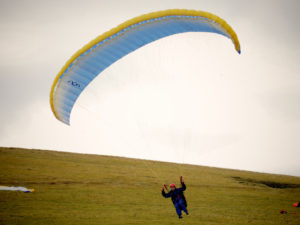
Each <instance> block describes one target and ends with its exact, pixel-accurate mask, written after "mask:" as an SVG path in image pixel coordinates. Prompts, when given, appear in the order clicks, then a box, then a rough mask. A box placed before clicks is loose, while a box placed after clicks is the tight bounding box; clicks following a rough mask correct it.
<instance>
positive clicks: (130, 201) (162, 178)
mask: <svg viewBox="0 0 300 225" xmlns="http://www.w3.org/2000/svg"><path fill="white" fill-rule="evenodd" d="M0 171H1V172H0V185H11V186H25V187H28V188H34V189H35V190H36V192H34V193H22V192H9V191H0V224H30V225H34V224H39V225H40V224H43V225H46V224H63V225H68V224H76V225H78V224H80V225H84V224H89V225H92V224H97V225H99V224H144V225H146V224H152V225H153V224H159V225H165V224H179V223H180V224H193V225H195V224H204V225H205V224H207V225H208V224H209V225H212V224H218V225H222V224H224V225H229V224H261V225H268V224H269V225H276V224H291V225H296V224H300V210H299V208H293V207H292V203H294V202H296V201H299V200H300V178H299V177H291V176H280V175H272V174H262V173H254V172H246V171H237V170H228V169H219V168H210V167H202V166H191V165H178V164H173V163H162V162H152V161H143V160H136V159H128V158H120V157H108V156H97V155H84V154H73V153H65V152H55V151H39V150H28V149H17V148H0ZM181 174H182V175H183V176H184V179H185V183H186V185H187V190H186V198H187V200H188V208H189V211H190V215H189V216H184V218H183V220H180V221H179V220H178V218H177V216H176V213H175V210H174V207H173V205H172V204H171V201H170V199H164V198H162V196H161V194H160V189H161V186H162V183H171V182H174V181H175V182H176V183H177V184H178V183H179V175H181ZM281 209H285V210H287V211H288V212H292V211H294V212H296V213H297V214H295V215H294V214H291V213H288V214H286V215H282V214H280V213H279V211H280V210H281Z"/></svg>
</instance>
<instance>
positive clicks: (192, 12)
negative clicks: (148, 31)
mask: <svg viewBox="0 0 300 225" xmlns="http://www.w3.org/2000/svg"><path fill="white" fill-rule="evenodd" d="M174 15H177V16H181V15H185V16H201V17H206V18H208V19H210V20H213V21H215V22H216V23H218V24H220V25H221V26H222V27H223V28H224V29H225V30H226V32H227V33H228V34H229V35H230V37H231V39H232V41H233V43H234V46H235V49H236V51H237V52H238V53H240V44H239V40H238V37H237V35H236V33H235V32H234V30H233V29H232V28H231V26H230V25H229V24H227V23H226V21H225V20H223V19H221V18H220V17H218V16H216V15H214V14H212V13H209V12H204V11H197V10H188V9H168V10H164V11H158V12H152V13H148V14H144V15H141V16H138V17H135V18H133V19H130V20H128V21H126V22H124V23H122V24H120V25H119V26H117V27H115V28H112V29H111V30H109V31H107V32H105V33H103V34H102V35H100V36H98V37H96V38H95V39H94V40H92V41H90V42H89V43H87V44H86V45H84V46H83V47H82V48H81V49H79V50H78V51H77V52H76V53H75V54H74V55H72V57H71V58H70V59H69V60H68V61H67V62H66V64H65V65H64V66H63V67H62V68H61V70H60V71H59V73H58V74H57V75H56V77H55V79H54V82H53V84H52V87H51V92H50V105H51V109H52V112H53V113H54V115H55V117H56V118H57V119H59V118H58V115H57V113H56V112H55V108H54V104H53V93H54V90H55V87H56V84H57V82H58V81H59V79H60V77H61V75H62V74H63V73H64V72H65V70H66V69H67V68H68V67H69V66H70V65H71V64H72V63H73V62H74V61H75V60H76V58H77V57H79V56H80V55H81V54H83V53H84V52H86V51H87V50H88V49H90V48H91V47H93V46H94V45H96V44H97V43H99V42H101V41H103V40H104V39H106V38H108V37H110V36H112V35H114V34H116V33H118V32H120V31H121V30H123V29H125V28H126V27H129V26H131V25H133V24H136V23H139V22H142V21H145V20H149V19H155V18H159V17H164V16H174Z"/></svg>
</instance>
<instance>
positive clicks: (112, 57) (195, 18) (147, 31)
mask: <svg viewBox="0 0 300 225" xmlns="http://www.w3.org/2000/svg"><path fill="white" fill-rule="evenodd" d="M184 32H210V33H217V34H221V35H223V36H225V37H228V38H229V39H231V40H232V42H233V44H234V47H235V49H236V51H237V52H238V53H240V44H239V41H238V38H237V35H236V33H235V32H234V31H233V29H232V28H231V27H230V26H229V25H228V24H227V23H226V22H225V21H224V20H223V19H221V18H220V17H218V16H216V15H214V14H211V13H208V12H203V11H196V10H186V9H170V10H164V11H158V12H153V13H149V14H145V15H142V16H139V17H136V18H133V19H131V20H128V21H126V22H124V23H122V24H120V25H119V26H117V27H115V28H113V29H111V30H110V31H108V32H105V33H103V34H102V35H100V36H98V37H97V38H96V39H94V40H92V41H91V42H90V43H88V44H87V45H85V46H84V47H83V48H81V49H80V50H78V51H77V52H76V53H75V54H74V55H73V56H72V57H71V58H70V59H69V60H68V61H67V63H66V64H65V65H64V66H63V67H62V69H61V70H60V71H59V73H58V74H57V76H56V78H55V80H54V82H53V85H52V88H51V92H50V105H51V109H52V111H53V113H54V115H55V116H56V118H57V119H58V120H60V121H62V122H63V123H65V124H68V125H69V124H70V114H71V111H72V108H73V106H74V104H75V102H76V100H77V98H78V97H79V95H80V94H81V92H82V91H83V90H84V89H85V87H86V86H87V85H88V84H89V83H90V82H91V81H92V80H93V79H94V78H95V77H97V76H98V75H99V74H100V73H101V72H102V71H103V70H105V69H106V68H107V67H108V66H110V65H111V64H113V63H114V62H116V61H118V60H119V59H120V58H122V57H124V56H125V55H127V54H129V53H131V52H133V51H135V50H136V49H138V48H140V47H142V46H144V45H146V44H149V43H151V42H153V41H155V40H158V39H161V38H163V37H167V36H170V35H174V34H178V33H184Z"/></svg>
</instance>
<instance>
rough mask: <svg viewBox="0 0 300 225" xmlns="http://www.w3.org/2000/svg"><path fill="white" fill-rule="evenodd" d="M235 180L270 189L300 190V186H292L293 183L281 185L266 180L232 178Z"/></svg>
mask: <svg viewBox="0 0 300 225" xmlns="http://www.w3.org/2000/svg"><path fill="white" fill-rule="evenodd" d="M232 178H233V179H234V180H236V181H238V182H239V183H241V184H254V185H256V184H260V185H265V186H268V187H270V188H281V189H283V188H300V184H291V183H281V182H275V181H265V180H254V179H251V178H242V177H232Z"/></svg>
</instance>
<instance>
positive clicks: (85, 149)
mask: <svg viewBox="0 0 300 225" xmlns="http://www.w3.org/2000/svg"><path fill="white" fill-rule="evenodd" d="M169 8H186V9H197V10H204V11H208V12H212V13H214V14H216V15H218V16H220V17H221V18H223V19H225V20H226V21H227V22H228V23H229V24H230V25H231V26H232V27H233V29H234V30H235V31H236V33H237V34H238V37H239V39H240V43H241V48H242V54H241V55H238V54H237V53H236V52H235V50H234V47H233V44H232V43H231V42H230V40H229V39H227V38H225V37H222V36H220V35H216V34H205V33H186V34H180V35H175V36H172V37H168V38H165V39H162V40H159V41H157V42H155V43H152V44H150V45H148V46H145V47H143V48H141V49H139V50H137V51H136V52H134V53H133V54H130V55H128V56H126V57H125V58H123V59H122V60H120V61H119V62H117V63H115V64H113V65H112V66H111V67H109V68H108V69H107V70H105V71H104V72H103V73H102V74H101V75H100V76H99V77H98V78H97V79H95V80H94V81H93V83H92V84H91V85H90V86H89V87H88V88H87V89H86V90H85V92H84V93H83V94H82V95H81V96H80V98H79V99H78V101H77V103H76V105H75V107H74V110H73V113H72V116H71V126H66V125H64V124H62V123H61V122H59V121H57V120H56V119H55V117H54V116H53V115H52V112H51V110H50V105H49V92H50V87H51V84H52V82H53V79H54V77H55V76H56V74H57V73H58V71H59V70H60V68H61V67H62V66H63V64H64V63H65V61H66V60H67V59H68V58H69V57H70V56H71V55H72V54H73V53H74V52H75V51H76V50H77V49H79V48H81V47H82V46H83V45H84V44H86V43H87V42H88V41H90V40H91V39H93V38H95V37H96V36H98V35H100V34H101V33H103V32H105V31H107V30H109V29H110V28H112V27H114V26H116V25H118V24H120V23H122V22H124V21H125V20H128V19H130V18H132V17H135V16H138V15H141V14H144V13H148V12H152V11H158V10H163V9H169ZM299 11H300V3H299V1H297V0H295V1H292V0H282V1H266V0H265V1H258V0H257V1H241V0H236V1H229V0H228V1H225V0H224V1H221V0H220V1H206V0H205V1H204V0H203V1H202V0H180V1H179V0H164V1H161V0H152V1H142V0H124V1H117V0H111V1H102V0H95V1H90V0H85V1H81V0H80V1H76V0H72V1H46V0H44V1H43V0H39V1H37V0H36V1H33V0H32V1H29V0H20V1H11V0H5V1H3V0H0V30H1V32H0V49H1V51H0V107H1V110H0V123H1V126H0V146H17V147H26V148H39V149H52V150H62V151H70V152H82V153H95V154H105V155H118V156H126V157H135V158H147V159H154V160H161V161H174V162H180V163H192V164H200V165H209V166H216V167H226V168H237V169H246V170H253V171H263V172H271V173H281V174H290V175H296V176H300V164H299V159H300V142H299V139H300V105H299V100H300V88H299V87H300V74H299V71H300V65H299V58H300V44H299V41H298V39H299V31H300V16H299Z"/></svg>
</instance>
